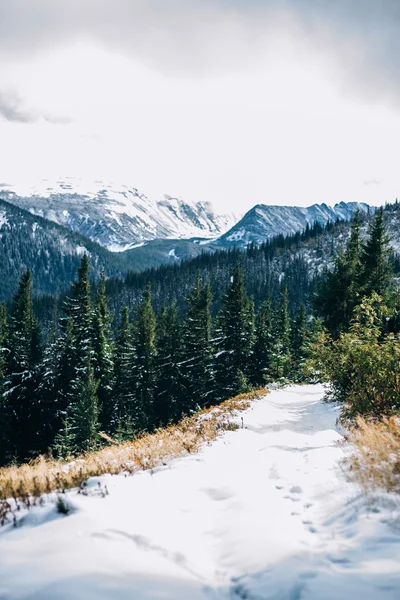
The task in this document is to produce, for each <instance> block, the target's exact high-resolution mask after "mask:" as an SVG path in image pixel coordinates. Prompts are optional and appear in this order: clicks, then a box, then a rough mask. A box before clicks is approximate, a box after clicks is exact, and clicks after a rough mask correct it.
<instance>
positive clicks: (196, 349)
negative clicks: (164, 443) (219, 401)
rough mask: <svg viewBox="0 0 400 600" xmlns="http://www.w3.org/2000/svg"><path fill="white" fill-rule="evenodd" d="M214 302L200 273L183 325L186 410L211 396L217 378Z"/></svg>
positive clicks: (191, 294)
mask: <svg viewBox="0 0 400 600" xmlns="http://www.w3.org/2000/svg"><path fill="white" fill-rule="evenodd" d="M211 303H212V294H211V289H210V284H209V283H206V284H203V283H202V281H201V277H200V274H199V273H198V274H197V277H196V282H195V284H194V287H193V289H192V291H191V293H190V295H189V297H188V312H187V318H186V322H185V325H184V353H185V354H184V360H183V373H184V377H185V385H186V401H185V405H184V410H185V411H186V412H187V411H188V410H191V409H192V408H193V407H194V406H197V405H199V406H204V405H205V404H207V403H209V402H210V400H211V398H212V393H213V386H214V381H213V370H212V354H213V348H212V342H211V325H212V320H211Z"/></svg>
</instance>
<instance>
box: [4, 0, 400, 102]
mask: <svg viewBox="0 0 400 600" xmlns="http://www.w3.org/2000/svg"><path fill="white" fill-rule="evenodd" d="M292 26H294V27H295V30H296V34H299V35H301V36H302V37H303V41H304V43H305V44H308V45H310V46H311V48H312V50H313V51H314V52H316V53H320V54H322V55H323V57H324V58H325V60H326V61H327V63H328V68H332V70H336V73H337V75H338V76H339V78H340V79H341V81H342V82H343V87H344V89H345V90H347V89H348V90H351V91H352V92H358V93H360V94H362V95H364V96H365V95H367V96H382V95H388V96H395V98H396V100H397V98H399V99H400V35H399V33H400V1H399V0H168V2H166V0H118V1H117V2H116V1H115V0H69V1H68V2H66V1H65V0H0V54H2V55H3V58H4V59H6V57H7V56H8V57H9V58H10V59H17V58H18V57H19V56H21V55H25V56H26V54H28V53H29V54H31V53H32V52H36V51H41V50H45V49H47V48H49V47H54V46H56V45H58V44H63V43H65V42H68V41H71V40H76V39H92V40H94V41H95V42H97V43H100V44H104V45H106V46H108V47H110V48H112V49H115V50H117V51H121V52H123V53H126V54H128V55H130V56H135V57H136V58H138V59H139V60H141V61H143V62H145V63H146V64H149V65H151V66H152V67H153V68H157V69H160V70H162V71H164V72H166V71H167V72H169V71H174V72H176V71H178V72H183V73H185V74H190V75H196V74H199V73H200V74H202V73H208V72H219V71H221V70H226V69H236V68H241V67H245V66H246V64H248V62H252V61H254V60H255V59H258V58H259V54H260V53H259V49H260V47H264V46H265V45H268V40H269V38H270V36H272V35H273V34H274V32H275V31H276V30H277V28H282V29H287V28H290V27H292Z"/></svg>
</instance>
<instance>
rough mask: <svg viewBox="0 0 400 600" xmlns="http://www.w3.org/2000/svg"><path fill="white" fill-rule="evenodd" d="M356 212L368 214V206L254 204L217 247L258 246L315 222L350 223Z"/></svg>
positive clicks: (323, 223) (352, 204)
mask: <svg viewBox="0 0 400 600" xmlns="http://www.w3.org/2000/svg"><path fill="white" fill-rule="evenodd" d="M356 210H361V211H368V210H370V207H369V206H368V204H364V203H360V202H339V203H338V204H335V205H334V206H328V205H327V204H313V205H312V206H309V207H306V208H304V207H299V206H275V205H267V204H257V205H256V206H254V207H253V208H252V209H251V210H249V211H248V212H247V213H246V214H245V215H244V217H243V218H242V219H241V220H240V221H239V222H238V223H236V225H234V226H233V227H232V228H231V229H230V230H229V231H228V232H227V233H225V234H223V235H222V236H221V237H220V238H219V240H218V245H220V246H225V247H226V246H230V245H235V246H246V245H248V244H249V243H251V242H254V243H255V244H260V243H262V242H263V241H265V240H266V239H268V238H271V237H273V236H275V235H279V234H282V235H290V234H293V233H296V231H303V230H304V229H305V228H306V226H307V225H312V224H314V223H315V222H318V223H320V224H321V225H325V224H326V223H327V222H328V221H331V222H334V221H336V220H337V219H342V220H346V221H347V220H350V219H351V218H352V216H353V215H354V213H355V212H356Z"/></svg>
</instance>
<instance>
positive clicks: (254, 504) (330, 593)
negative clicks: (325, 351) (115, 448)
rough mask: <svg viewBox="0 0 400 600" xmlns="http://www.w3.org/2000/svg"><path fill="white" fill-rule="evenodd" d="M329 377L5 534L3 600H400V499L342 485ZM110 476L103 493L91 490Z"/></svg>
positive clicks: (260, 405) (1, 536) (1, 545)
mask: <svg viewBox="0 0 400 600" xmlns="http://www.w3.org/2000/svg"><path fill="white" fill-rule="evenodd" d="M322 396H323V389H322V387H321V386H293V387H289V388H286V389H282V390H278V391H274V392H272V393H271V394H270V395H268V396H266V397H265V398H263V399H261V400H260V401H258V402H256V403H255V404H253V407H252V408H251V409H250V410H249V411H247V412H246V413H244V415H243V417H244V426H245V427H244V429H239V430H237V431H234V432H226V433H225V434H224V435H223V437H221V438H220V439H219V440H218V441H216V442H215V443H214V444H213V445H212V446H206V447H203V449H202V450H201V451H200V452H199V453H198V454H196V455H188V456H186V457H183V458H181V459H177V460H174V461H172V462H170V463H169V464H168V465H166V466H165V467H163V468H160V469H157V470H154V471H151V472H150V471H147V472H140V473H137V474H136V475H134V476H133V477H124V476H117V477H111V476H106V477H103V478H101V479H100V480H97V479H92V480H90V482H89V491H90V495H89V496H87V497H85V496H82V495H79V496H78V495H77V494H76V492H74V491H71V492H68V493H67V495H66V501H67V502H69V503H70V504H71V505H72V507H73V509H74V510H73V513H72V514H70V515H69V516H67V517H64V516H61V515H57V513H56V511H55V508H54V506H51V505H45V506H43V507H40V506H38V507H35V508H33V509H32V510H31V511H30V513H28V514H27V515H26V516H25V518H24V521H23V522H22V524H21V526H19V527H17V528H16V529H15V528H13V527H12V526H7V527H5V528H2V529H0V556H1V558H2V559H1V561H0V597H1V598H4V599H6V600H17V599H18V600H21V599H25V600H28V598H29V600H54V598H57V600H128V599H129V600H131V599H132V598H135V600H150V599H152V600H155V599H156V598H163V599H166V600H168V599H169V600H200V599H201V600H228V599H231V600H233V599H237V600H240V599H242V600H243V599H247V600H261V599H262V600H278V599H282V600H338V598H341V599H342V600H358V599H359V598H362V599H363V600H377V599H379V600H395V599H397V598H398V597H399V594H400V572H399V569H398V565H399V564H400V534H399V529H398V528H397V529H396V528H395V522H396V519H398V518H399V516H400V510H399V509H400V505H399V501H398V499H397V501H396V500H395V499H394V498H392V497H390V496H389V495H388V494H382V495H381V497H380V498H379V500H378V499H377V498H375V501H374V503H372V502H371V500H372V499H371V498H366V497H364V496H362V495H360V494H359V490H358V489H357V488H356V487H355V486H354V485H353V484H350V483H348V482H346V480H345V477H344V474H343V472H342V469H341V468H340V461H341V459H342V458H343V457H344V456H345V455H346V454H347V452H348V451H349V447H346V446H344V445H343V444H339V442H340V441H341V440H342V436H341V433H340V432H339V431H338V430H337V428H336V425H335V422H336V418H337V416H338V408H337V407H335V406H334V405H332V404H324V403H321V399H322ZM98 483H100V485H101V486H104V485H107V488H108V491H109V495H107V496H106V497H105V498H103V497H101V496H100V495H99V494H98V493H96V491H97V490H98V489H99V486H98Z"/></svg>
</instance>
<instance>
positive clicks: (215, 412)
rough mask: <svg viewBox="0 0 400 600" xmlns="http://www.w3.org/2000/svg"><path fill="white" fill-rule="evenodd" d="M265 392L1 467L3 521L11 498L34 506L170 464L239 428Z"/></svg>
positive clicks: (237, 397) (0, 513) (0, 514)
mask: <svg viewBox="0 0 400 600" xmlns="http://www.w3.org/2000/svg"><path fill="white" fill-rule="evenodd" d="M266 393H267V392H266V390H264V389H262V390H257V391H254V392H251V393H249V394H241V395H240V396H236V397H235V398H232V399H231V400H227V401H225V402H223V403H222V404H220V405H218V406H216V407H211V408H209V409H205V410H202V411H200V412H198V413H196V414H195V415H193V416H191V417H187V418H185V419H183V420H182V421H180V422H179V423H178V424H177V425H173V426H170V427H167V428H165V429H160V430H158V431H156V432H155V433H152V434H146V435H143V436H140V437H138V438H136V439H135V440H133V441H132V442H125V443H123V444H117V443H113V440H112V439H111V438H109V437H108V441H109V443H111V445H109V446H107V447H105V448H102V449H101V450H97V451H93V452H87V453H86V454H83V455H82V456H79V457H77V458H73V459H71V460H70V461H60V460H49V459H46V458H44V457H39V458H38V459H36V460H35V461H32V462H30V463H28V464H24V465H20V466H10V467H5V468H2V469H0V521H1V520H2V510H3V511H4V512H8V511H9V509H8V506H9V502H7V501H9V500H10V499H14V501H15V503H16V505H17V506H18V503H22V504H24V505H25V506H28V507H29V506H31V505H32V504H35V503H36V502H37V500H38V499H39V498H41V497H42V496H43V495H44V494H49V493H51V492H64V491H65V490H67V489H69V488H74V487H79V486H82V484H83V483H84V482H85V481H86V480H87V479H88V478H89V477H92V476H99V475H104V474H105V473H111V474H117V473H121V472H128V473H133V472H134V471H135V470H138V469H151V468H154V467H157V466H159V465H162V464H165V462H166V461H167V460H169V459H171V458H173V457H176V456H179V455H182V454H185V453H192V452H196V451H197V450H198V449H199V447H200V445H201V444H204V443H210V442H211V441H213V440H214V439H215V438H216V437H217V436H218V435H219V433H220V432H221V431H224V430H227V429H236V428H237V426H236V425H235V424H234V423H233V421H232V417H233V416H234V415H235V414H236V413H237V412H238V411H242V410H245V409H246V408H248V407H249V405H250V401H251V400H253V399H255V398H258V397H260V396H261V395H265V394H266ZM103 437H104V436H103ZM106 439H107V436H106Z"/></svg>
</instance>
